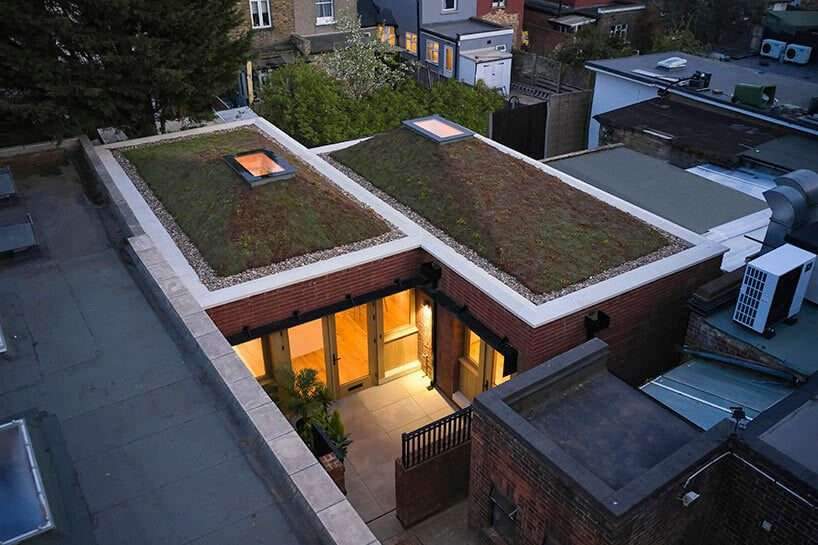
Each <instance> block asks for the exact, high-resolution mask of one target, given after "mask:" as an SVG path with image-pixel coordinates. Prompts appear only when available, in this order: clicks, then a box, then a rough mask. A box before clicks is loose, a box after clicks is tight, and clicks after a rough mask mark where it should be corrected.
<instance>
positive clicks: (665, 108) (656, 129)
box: [594, 95, 786, 166]
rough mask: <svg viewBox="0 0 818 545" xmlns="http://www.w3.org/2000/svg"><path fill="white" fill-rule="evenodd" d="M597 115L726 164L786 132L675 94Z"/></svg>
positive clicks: (614, 125)
mask: <svg viewBox="0 0 818 545" xmlns="http://www.w3.org/2000/svg"><path fill="white" fill-rule="evenodd" d="M594 119H596V120H597V121H599V122H600V123H601V124H602V125H603V126H606V127H612V128H616V129H623V130H628V131H635V132H642V133H644V134H646V135H648V136H652V137H653V138H656V139H660V140H662V141H664V142H666V143H667V144H668V145H670V146H673V148H674V149H679V150H682V151H685V152H688V153H691V154H694V155H696V156H697V157H701V158H703V159H705V160H707V161H711V162H715V163H719V164H722V165H726V166H734V165H736V164H737V163H738V161H739V155H740V154H741V153H743V152H745V151H747V150H748V149H752V148H755V147H756V146H758V145H760V144H763V143H764V142H768V141H770V140H773V139H775V138H777V137H778V136H781V135H782V134H785V132H786V131H785V130H784V129H782V128H781V127H777V126H775V125H773V124H772V123H765V122H764V121H761V120H755V119H753V118H751V117H747V116H738V115H736V114H731V113H728V112H723V111H718V110H716V109H715V108H713V107H708V106H705V105H703V104H700V103H696V102H693V101H691V100H688V99H685V98H682V97H677V96H673V95H667V96H665V97H663V98H654V99H651V100H645V101H643V102H637V103H636V104H631V105H629V106H625V107H623V108H618V109H616V110H611V111H609V112H604V113H601V114H598V115H596V116H594Z"/></svg>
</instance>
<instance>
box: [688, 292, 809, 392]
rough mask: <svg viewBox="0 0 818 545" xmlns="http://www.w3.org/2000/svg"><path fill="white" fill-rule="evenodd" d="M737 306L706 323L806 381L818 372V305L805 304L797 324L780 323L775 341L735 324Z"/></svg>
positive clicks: (718, 314)
mask: <svg viewBox="0 0 818 545" xmlns="http://www.w3.org/2000/svg"><path fill="white" fill-rule="evenodd" d="M734 310H735V304H730V305H727V306H725V307H724V308H721V309H719V310H717V311H716V312H714V313H713V314H710V315H708V316H705V317H704V320H705V321H706V322H707V323H708V324H710V325H711V326H713V327H715V328H716V329H718V330H720V331H722V332H723V333H725V334H727V335H729V336H731V337H735V338H736V339H739V340H740V341H742V342H745V343H747V344H749V345H750V346H753V347H754V348H756V349H757V350H760V351H761V352H764V353H765V354H768V355H769V356H771V357H773V358H775V359H776V360H777V361H778V362H780V364H781V365H782V366H783V367H785V368H787V369H790V370H792V371H794V372H796V373H798V374H800V375H802V376H804V377H809V376H810V375H812V374H813V373H816V372H818V350H816V345H815V339H816V333H815V332H816V331H818V305H815V304H813V303H811V302H809V301H806V300H805V301H804V303H803V305H802V306H801V312H799V313H798V321H797V322H796V323H794V324H786V323H784V322H781V323H779V324H777V325H776V326H775V337H773V338H771V339H766V338H764V337H763V336H762V335H759V334H758V333H756V332H755V331H752V330H750V329H748V328H746V327H743V326H741V325H739V324H737V323H736V322H734V321H733V311H734Z"/></svg>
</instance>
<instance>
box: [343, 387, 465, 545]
mask: <svg viewBox="0 0 818 545" xmlns="http://www.w3.org/2000/svg"><path fill="white" fill-rule="evenodd" d="M428 386H429V379H428V378H426V376H425V375H423V373H421V372H420V371H417V372H415V373H412V374H410V375H407V376H405V377H401V378H399V379H397V380H394V381H392V382H389V383H387V384H384V385H381V386H374V387H372V388H369V389H367V390H363V391H362V392H360V393H357V394H354V395H351V396H347V397H345V398H343V399H341V400H339V401H337V402H336V403H335V408H337V409H338V411H339V412H340V413H341V419H342V421H343V423H344V427H345V428H346V431H347V433H349V435H350V438H351V439H352V444H351V445H350V446H349V452H348V454H347V458H346V460H345V464H344V465H345V468H346V486H347V498H348V499H349V501H350V503H351V504H352V506H353V507H354V508H355V510H356V511H358V513H359V514H360V515H361V517H362V518H363V519H364V521H365V522H366V523H367V524H370V523H372V522H373V521H375V522H376V525H375V527H378V524H377V520H378V519H381V518H382V517H384V516H385V515H388V514H390V513H391V514H392V516H393V517H394V511H395V458H397V457H399V456H400V451H401V434H402V433H404V432H408V431H412V430H416V429H417V428H419V427H421V426H424V425H426V424H428V423H429V422H432V421H434V420H437V419H439V418H442V417H444V416H446V415H448V414H451V413H452V412H454V410H455V409H454V407H453V406H452V405H451V404H450V403H449V402H448V401H447V400H446V398H445V397H444V396H443V395H442V394H440V393H439V392H438V391H437V390H429V389H428ZM395 522H396V523H397V519H395ZM383 524H384V521H380V525H381V526H383ZM370 528H372V524H370ZM373 531H374V529H373ZM376 535H377V533H376ZM378 537H380V536H378Z"/></svg>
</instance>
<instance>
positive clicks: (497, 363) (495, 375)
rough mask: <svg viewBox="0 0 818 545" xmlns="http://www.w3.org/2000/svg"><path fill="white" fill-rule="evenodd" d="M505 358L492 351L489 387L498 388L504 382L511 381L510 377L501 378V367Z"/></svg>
mask: <svg viewBox="0 0 818 545" xmlns="http://www.w3.org/2000/svg"><path fill="white" fill-rule="evenodd" d="M505 361H506V358H505V356H503V355H502V354H501V353H499V352H497V351H496V350H495V351H494V361H493V362H492V368H493V369H492V373H491V385H492V386H499V385H500V384H502V383H504V382H508V381H509V380H511V375H508V376H505V377H504V376H503V365H504V364H505Z"/></svg>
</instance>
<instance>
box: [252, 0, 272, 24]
mask: <svg viewBox="0 0 818 545" xmlns="http://www.w3.org/2000/svg"><path fill="white" fill-rule="evenodd" d="M249 1H250V26H251V27H252V28H253V29H258V28H271V27H272V26H273V14H272V11H271V10H270V0H249ZM253 6H255V7H256V8H257V9H258V24H256V22H255V21H254V20H253ZM262 8H266V10H267V11H266V13H267V24H264V13H265V11H264V9H262Z"/></svg>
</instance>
